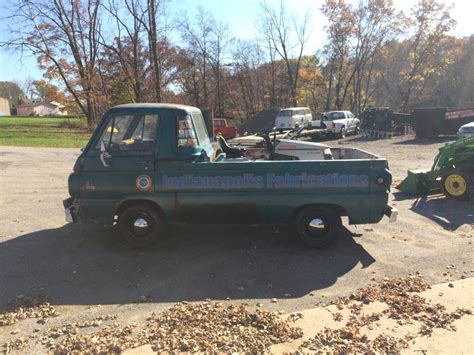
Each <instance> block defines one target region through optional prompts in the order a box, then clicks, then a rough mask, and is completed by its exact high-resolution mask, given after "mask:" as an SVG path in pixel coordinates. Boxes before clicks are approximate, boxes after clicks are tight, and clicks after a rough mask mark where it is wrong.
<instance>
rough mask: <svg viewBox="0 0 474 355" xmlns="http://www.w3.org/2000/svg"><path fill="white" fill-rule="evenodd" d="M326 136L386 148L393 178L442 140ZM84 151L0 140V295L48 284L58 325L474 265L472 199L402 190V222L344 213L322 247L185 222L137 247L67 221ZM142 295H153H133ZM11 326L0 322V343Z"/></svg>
mask: <svg viewBox="0 0 474 355" xmlns="http://www.w3.org/2000/svg"><path fill="white" fill-rule="evenodd" d="M328 143H329V144H343V145H352V146H356V147H359V148H362V149H364V150H368V151H371V152H374V153H376V154H379V155H381V156H384V157H386V158H388V159H389V164H390V169H391V170H392V172H393V174H394V180H395V182H399V181H400V180H402V179H403V178H404V176H405V174H406V170H407V169H413V168H422V167H430V165H431V163H432V160H433V157H434V155H435V154H436V152H437V149H438V148H439V147H440V146H441V145H442V144H444V143H443V142H442V141H439V142H428V141H423V140H417V139H415V138H414V137H411V136H409V137H402V138H393V139H387V140H379V141H364V140H358V139H354V138H350V137H349V138H347V139H345V140H344V141H340V142H328ZM78 154H79V150H77V149H49V148H20V147H0V189H1V190H0V220H1V224H0V304H5V303H7V302H8V301H9V300H11V299H12V298H14V297H16V296H17V295H18V294H29V293H31V292H32V289H41V290H42V291H43V292H44V293H46V294H48V295H50V296H51V297H53V299H54V303H55V304H56V305H58V307H59V308H60V312H61V314H62V316H61V317H58V318H54V319H53V320H51V324H54V323H55V322H56V323H58V322H71V321H77V320H78V319H83V318H87V317H90V316H91V315H97V314H101V313H110V312H115V313H118V317H119V318H118V321H123V322H128V321H130V320H138V321H140V320H143V318H144V317H145V316H146V315H148V314H149V313H150V312H151V310H153V311H159V310H162V309H165V308H167V307H168V306H169V304H170V303H175V302H178V301H182V300H187V301H201V300H205V299H213V300H226V299H231V301H230V302H248V303H249V304H251V305H253V304H255V303H256V302H260V303H262V304H263V307H264V308H265V309H268V310H285V311H287V312H291V311H300V310H304V309H308V308H311V307H314V306H315V305H317V304H321V303H326V302H327V301H328V300H330V299H333V298H335V297H337V296H342V295H347V294H349V293H351V292H352V291H353V290H355V289H357V288H359V287H364V286H366V285H368V284H369V283H370V282H371V280H372V279H376V280H380V279H382V278H384V277H386V276H389V277H392V276H393V277H396V276H407V275H408V274H409V273H412V274H415V273H419V274H421V275H422V276H423V277H424V278H425V279H426V280H427V281H428V282H429V283H431V284H437V283H441V282H445V281H448V280H457V279H460V278H465V277H472V276H474V265H473V262H474V258H473V247H472V240H473V239H472V237H473V234H474V229H473V226H474V204H473V203H472V202H457V201H451V200H446V199H445V198H444V197H442V196H441V195H435V196H430V197H422V198H418V199H415V198H410V197H408V196H405V195H403V194H400V193H397V192H396V190H394V191H393V192H394V194H393V195H392V196H391V200H392V202H391V203H392V204H393V205H395V206H396V207H397V208H398V209H399V211H400V214H399V220H398V222H396V223H389V222H388V219H386V218H385V219H384V220H383V221H382V222H381V223H379V224H377V225H358V226H348V225H347V224H346V229H344V231H343V235H341V239H340V242H339V243H338V245H336V246H334V247H331V248H329V249H326V250H322V251H318V250H310V249H307V248H305V247H304V246H302V245H301V244H300V243H299V242H298V241H296V240H294V239H293V238H292V237H291V236H290V235H289V234H288V233H287V232H286V231H284V230H277V229H274V228H271V227H236V226H230V227H222V226H199V227H196V226H192V227H181V228H179V229H177V230H175V231H174V232H173V233H172V234H171V235H169V236H167V237H166V238H165V240H163V241H162V242H161V243H160V244H159V245H157V246H155V247H153V248H150V249H147V250H143V251H138V250H135V249H132V248H130V247H129V246H128V245H127V244H125V243H124V242H122V241H121V240H120V239H119V238H118V235H117V234H116V232H115V231H113V230H104V229H103V228H101V227H97V226H86V225H72V224H66V223H65V221H64V212H63V208H62V200H63V199H64V198H65V197H67V196H68V192H67V176H68V174H69V173H70V171H71V169H72V166H73V163H74V160H75V158H76V157H77V155H78ZM272 298H277V299H278V302H277V303H272V302H270V300H271V299H272ZM144 299H146V300H148V301H152V303H146V304H137V303H135V302H136V301H137V300H144ZM97 305H101V306H100V307H99V306H97ZM58 324H59V323H58ZM35 326H36V325H35V323H34V322H32V321H31V322H30V321H24V322H22V324H21V325H19V326H16V328H18V327H21V332H25V333H27V332H28V331H29V330H31V329H33V328H34V327H35ZM16 328H15V329H16ZM10 332H11V327H10V326H9V327H0V344H1V343H2V342H3V341H5V340H6V339H8V337H9V336H10ZM33 350H34V349H33ZM36 350H39V349H36Z"/></svg>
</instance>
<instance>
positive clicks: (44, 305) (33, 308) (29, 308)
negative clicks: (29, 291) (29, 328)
mask: <svg viewBox="0 0 474 355" xmlns="http://www.w3.org/2000/svg"><path fill="white" fill-rule="evenodd" d="M50 302H51V299H50V298H49V297H46V296H43V295H33V296H23V295H19V296H17V297H16V298H15V299H13V301H11V302H10V303H9V304H8V305H7V306H6V307H5V308H4V309H2V310H0V327H2V326H6V325H11V324H15V323H17V322H19V321H21V320H23V319H27V318H38V319H39V322H40V323H44V321H45V319H46V318H49V317H55V316H57V315H58V313H57V312H56V310H55V309H54V307H53V306H52V305H51V304H50Z"/></svg>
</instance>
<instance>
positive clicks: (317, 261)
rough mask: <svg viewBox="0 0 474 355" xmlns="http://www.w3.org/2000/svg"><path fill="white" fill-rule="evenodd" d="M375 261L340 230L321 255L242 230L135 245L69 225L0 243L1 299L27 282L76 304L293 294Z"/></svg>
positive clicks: (186, 230) (282, 237) (211, 230)
mask: <svg viewBox="0 0 474 355" xmlns="http://www.w3.org/2000/svg"><path fill="white" fill-rule="evenodd" d="M374 261H375V259H374V258H373V257H372V256H371V255H370V254H368V252H367V251H366V250H365V249H364V248H363V247H362V246H361V245H359V244H357V243H356V242H355V241H354V240H353V238H352V237H351V234H350V232H349V231H348V230H347V229H345V228H343V232H342V235H341V238H340V241H339V243H338V244H337V245H335V246H333V247H331V248H328V249H325V250H321V251H319V250H314V249H307V248H306V247H305V246H303V245H302V244H301V243H300V242H299V241H298V240H295V239H294V238H293V237H290V236H289V234H288V233H287V232H283V231H280V232H276V231H275V230H274V229H273V228H271V227H242V226H225V227H222V226H189V227H180V228H179V229H177V230H175V231H173V232H172V233H170V235H168V236H166V237H165V238H164V239H163V240H162V241H161V242H160V243H158V245H156V246H153V247H152V248H149V249H147V250H137V249H133V248H131V247H129V246H128V245H127V244H126V243H124V242H122V241H121V240H120V239H119V238H118V235H117V232H116V231H114V230H104V229H101V228H98V227H95V226H87V225H71V224H68V225H65V226H63V227H61V228H57V229H49V230H42V231H38V232H34V233H30V234H25V235H22V236H19V237H17V238H15V239H12V240H9V241H6V242H3V243H1V244H0V285H1V287H0V304H4V303H6V302H8V301H9V300H11V299H12V298H13V297H15V296H16V295H18V294H28V293H30V291H31V289H32V288H43V289H44V291H43V292H44V293H46V294H47V295H50V296H52V297H53V298H54V299H55V303H57V304H76V305H77V304H120V303H131V302H134V301H137V300H138V299H139V298H141V297H143V296H146V297H147V298H149V299H151V300H152V301H154V302H178V301H183V300H188V301H195V300H196V301H198V300H205V299H206V298H210V299H214V300H219V299H226V298H227V297H230V298H232V299H239V300H245V299H258V298H273V297H275V298H284V297H291V298H294V297H301V296H303V295H305V294H307V293H309V292H311V291H313V290H318V289H322V288H326V287H329V286H330V285H332V284H333V283H335V282H336V280H337V278H338V277H340V276H342V275H344V274H346V273H347V272H349V271H350V270H351V269H353V268H355V267H356V266H357V264H358V263H361V264H362V267H368V266H369V265H371V264H372V263H373V262H374ZM357 267H360V266H357ZM285 294H286V296H285ZM288 294H290V295H291V296H289V295H288Z"/></svg>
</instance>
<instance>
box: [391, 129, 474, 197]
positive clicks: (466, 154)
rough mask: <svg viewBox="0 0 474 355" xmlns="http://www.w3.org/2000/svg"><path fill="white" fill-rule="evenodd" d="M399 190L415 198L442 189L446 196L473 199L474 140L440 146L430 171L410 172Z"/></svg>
mask: <svg viewBox="0 0 474 355" xmlns="http://www.w3.org/2000/svg"><path fill="white" fill-rule="evenodd" d="M397 188H398V189H399V190H400V191H403V192H406V193H408V194H413V195H419V194H427V193H429V192H430V191H433V190H439V189H441V191H442V192H443V193H444V194H445V195H446V196H447V197H451V198H454V199H458V200H464V199H468V198H470V197H471V196H472V195H473V193H474V137H467V138H464V139H459V140H457V141H455V142H451V143H448V144H446V145H445V146H444V147H441V148H440V149H439V153H438V155H437V156H436V158H435V160H434V163H433V166H432V167H431V169H417V170H408V176H407V177H406V178H405V180H403V181H402V182H401V183H400V184H399V185H398V186H397Z"/></svg>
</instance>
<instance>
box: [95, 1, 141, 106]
mask: <svg viewBox="0 0 474 355" xmlns="http://www.w3.org/2000/svg"><path fill="white" fill-rule="evenodd" d="M123 5H124V6H122V7H121V6H120V5H119V3H117V1H116V0H110V1H109V3H108V4H107V5H106V6H104V7H105V9H106V10H107V12H108V13H109V14H110V16H111V17H112V19H113V20H114V22H115V26H116V27H115V29H116V32H114V35H115V36H114V39H113V43H109V42H108V41H107V40H106V39H105V38H104V36H102V37H101V44H102V45H103V46H104V47H105V48H107V49H108V50H109V51H111V52H112V53H114V54H115V56H116V58H117V59H118V62H119V64H120V67H121V69H122V72H123V74H124V75H125V77H126V78H127V80H128V81H130V82H131V83H132V85H133V92H134V96H135V98H134V101H135V102H141V101H143V100H144V95H143V82H144V75H145V73H144V72H145V67H144V66H145V65H144V60H143V59H144V56H145V53H144V51H143V44H142V42H143V41H142V38H141V33H142V32H143V22H144V21H145V15H146V14H145V11H144V9H143V8H142V7H141V6H140V4H139V2H138V0H125V1H124V2H123ZM124 13H125V14H127V15H131V16H125V15H124ZM129 18H130V21H128V19H129Z"/></svg>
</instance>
